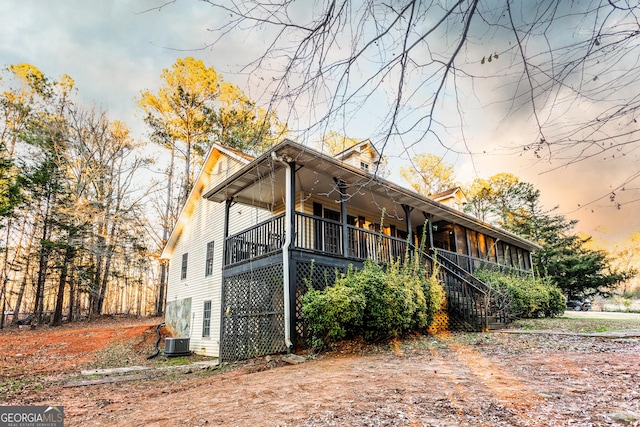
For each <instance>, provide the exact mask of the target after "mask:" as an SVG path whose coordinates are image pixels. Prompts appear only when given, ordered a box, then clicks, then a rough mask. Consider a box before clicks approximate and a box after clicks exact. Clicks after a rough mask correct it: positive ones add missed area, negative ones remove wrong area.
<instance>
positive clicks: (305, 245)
mask: <svg viewBox="0 0 640 427" xmlns="http://www.w3.org/2000/svg"><path fill="white" fill-rule="evenodd" d="M296 230H297V234H296V238H295V247H296V249H304V250H310V251H313V252H321V253H324V254H328V255H338V256H344V257H346V258H354V259H358V260H365V259H367V258H371V259H374V260H376V261H378V262H390V261H392V260H395V259H397V258H399V257H402V256H403V255H404V253H405V250H406V248H407V242H406V241H405V240H402V239H398V238H396V237H392V236H386V235H383V234H380V233H378V232H374V231H370V230H365V229H364V228H358V227H355V226H353V225H347V245H348V247H347V251H345V250H344V248H343V246H344V243H343V242H344V240H343V238H342V236H343V228H342V223H341V222H338V221H333V220H330V219H326V218H320V217H317V216H313V215H308V214H304V213H300V212H298V213H296Z"/></svg>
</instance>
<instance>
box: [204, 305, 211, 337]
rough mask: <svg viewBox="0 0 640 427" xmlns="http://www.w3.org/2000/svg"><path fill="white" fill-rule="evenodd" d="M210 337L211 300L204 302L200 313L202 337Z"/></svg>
mask: <svg viewBox="0 0 640 427" xmlns="http://www.w3.org/2000/svg"><path fill="white" fill-rule="evenodd" d="M210 335H211V300H208V301H205V302H204V310H203V312H202V336H203V337H204V338H207V337H209V336H210Z"/></svg>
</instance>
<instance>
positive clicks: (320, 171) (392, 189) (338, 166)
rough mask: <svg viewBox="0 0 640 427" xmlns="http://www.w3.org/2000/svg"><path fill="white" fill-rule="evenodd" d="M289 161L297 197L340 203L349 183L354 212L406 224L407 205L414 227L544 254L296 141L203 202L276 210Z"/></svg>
mask: <svg viewBox="0 0 640 427" xmlns="http://www.w3.org/2000/svg"><path fill="white" fill-rule="evenodd" d="M283 160H284V161H287V162H295V164H296V192H300V191H302V192H304V193H309V194H317V195H321V196H323V197H327V198H329V199H333V200H334V201H335V202H339V200H340V193H339V190H338V188H337V186H336V185H335V181H334V180H342V181H344V182H346V183H347V194H348V197H349V201H348V206H354V207H357V208H359V209H362V210H365V211H371V210H372V209H373V208H375V209H378V210H380V211H381V210H382V208H385V210H386V215H387V216H390V217H395V218H397V219H399V220H404V215H405V214H404V211H403V209H402V208H401V205H407V206H410V207H412V208H413V212H412V214H411V215H412V224H413V226H414V227H415V226H416V225H420V224H421V223H422V222H424V219H425V218H424V214H429V215H433V219H434V220H436V221H439V220H444V221H448V222H451V223H455V224H459V225H462V226H464V227H467V228H469V229H472V230H476V231H479V232H481V233H483V234H486V235H489V236H493V237H497V238H499V239H500V240H502V241H504V242H507V243H511V244H514V245H516V246H519V247H521V248H524V249H527V250H530V251H535V250H537V249H540V246H538V245H537V244H535V243H533V242H530V241H528V240H526V239H523V238H521V237H519V236H517V235H515V234H513V233H509V232H507V231H505V230H502V229H500V228H498V227H495V226H493V225H491V224H488V223H485V222H482V221H479V220H477V219H476V218H474V217H472V216H470V215H467V214H465V213H463V212H460V211H458V210H456V209H453V208H450V207H448V206H445V205H443V204H441V203H438V202H436V201H434V200H431V199H429V198H428V197H425V196H422V195H420V194H418V193H415V192H413V191H411V190H409V189H407V188H404V187H401V186H399V185H397V184H394V183H392V182H390V181H388V180H385V179H383V178H380V177H377V176H375V175H373V174H371V173H367V172H366V171H364V170H361V169H359V168H356V167H354V166H351V165H349V164H346V163H343V162H340V161H339V160H336V159H334V158H333V157H330V156H327V155H326V154H323V153H320V152H318V151H316V150H314V149H311V148H309V147H305V146H303V145H301V144H298V143H295V142H293V141H290V140H284V141H282V142H280V143H279V144H277V145H275V146H274V147H272V148H270V149H269V150H267V151H266V152H265V153H263V154H262V155H260V156H259V157H258V158H256V159H255V160H253V161H252V162H251V163H249V164H247V165H246V166H244V167H243V168H242V169H240V170H239V171H237V172H236V173H234V174H233V175H232V176H230V177H229V178H228V179H227V180H225V181H224V182H222V183H221V184H219V185H218V186H216V187H215V188H212V189H211V190H210V191H208V192H207V193H205V194H204V195H203V197H204V198H206V199H209V200H212V201H215V202H223V201H225V200H227V199H231V198H232V199H233V200H235V201H236V202H238V203H242V204H247V205H252V206H259V207H263V208H267V209H269V208H273V207H274V206H275V205H277V204H279V203H282V202H284V197H285V194H284V193H285V191H284V190H285V185H284V175H285V174H284V163H283ZM332 178H333V179H332Z"/></svg>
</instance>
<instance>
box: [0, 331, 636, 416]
mask: <svg viewBox="0 0 640 427" xmlns="http://www.w3.org/2000/svg"><path fill="white" fill-rule="evenodd" d="M159 321H160V319H144V320H137V321H132V320H116V319H106V320H103V321H102V322H99V323H91V324H84V325H67V326H63V327H61V328H44V329H38V330H29V329H21V330H16V329H8V330H3V331H0V367H1V369H2V370H1V376H0V404H2V405H63V406H64V411H65V426H123V425H131V426H175V425H184V426H210V425H225V426H227V425H228V426H558V425H560V426H604V425H626V426H638V425H640V340H639V339H637V338H617V339H611V338H594V337H583V336H566V335H551V334H541V335H539V334H531V335H519V334H518V335H514V334H503V333H490V334H448V335H447V334H445V335H437V336H430V335H429V336H420V337H413V338H412V339H407V340H404V341H395V342H392V343H388V344H380V345H376V346H371V345H363V344H351V345H349V346H342V347H340V348H338V349H336V350H335V351H332V352H327V353H322V354H320V355H318V356H315V357H309V359H310V360H308V361H307V362H305V363H301V364H297V365H288V364H286V363H284V362H283V361H282V360H281V359H280V357H279V356H275V357H266V358H259V359H254V360H252V361H248V362H242V363H238V364H234V365H222V366H220V367H218V368H217V369H204V370H202V369H201V370H195V369H194V370H192V371H191V373H186V374H185V373H183V371H182V372H180V373H179V372H173V371H166V373H165V374H163V375H160V376H156V377H154V378H146V379H138V380H137V381H126V382H118V383H110V384H99V385H90V386H74V381H77V379H78V377H79V375H80V374H79V373H80V370H81V369H86V368H98V367H116V366H128V365H145V364H146V365H150V366H153V367H155V368H156V369H160V368H161V367H163V366H167V365H168V364H171V363H174V362H175V363H177V361H174V362H172V361H171V360H169V361H167V360H166V359H163V358H156V359H153V360H152V361H147V360H146V357H145V356H146V355H148V354H150V353H151V352H152V349H153V344H154V342H155V338H156V335H155V330H154V327H155V325H156V324H157V323H158V322H159Z"/></svg>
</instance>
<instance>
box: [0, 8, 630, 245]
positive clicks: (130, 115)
mask: <svg viewBox="0 0 640 427" xmlns="http://www.w3.org/2000/svg"><path fill="white" fill-rule="evenodd" d="M165 3H166V4H165ZM163 5H164V6H163ZM160 6H163V7H161V8H160V9H159V10H156V9H154V8H156V7H160ZM225 19H226V18H225V15H224V14H223V13H221V12H220V11H219V10H215V9H213V8H211V7H210V6H209V5H207V4H206V3H202V2H197V1H188V0H177V1H175V2H169V3H167V2H166V1H152V0H113V1H86V0H84V1H82V0H60V1H39V0H5V1H2V2H0V66H2V67H4V66H5V65H9V64H17V63H21V62H26V63H30V64H32V65H35V66H37V67H38V68H40V69H41V70H42V71H43V72H44V73H45V75H47V76H48V77H50V78H57V77H59V76H60V75H62V74H65V73H66V74H69V75H70V76H71V77H72V78H73V79H74V80H75V82H76V87H77V89H78V95H79V99H80V101H81V102H82V103H83V104H85V105H87V106H93V105H95V106H97V107H100V108H104V109H106V110H107V111H108V113H109V116H110V117H111V118H112V119H118V120H122V121H124V122H125V123H127V124H128V125H129V127H130V128H131V129H132V130H133V132H134V134H135V135H136V136H138V137H141V138H142V137H143V135H144V126H143V123H142V120H141V117H139V116H138V115H136V108H135V97H136V96H137V95H138V93H139V92H140V90H142V89H151V90H153V89H155V88H157V87H158V86H159V84H160V78H159V76H160V73H161V71H162V69H163V68H167V67H170V66H171V65H172V64H173V63H174V62H175V60H176V59H177V58H181V57H185V56H194V57H196V58H200V59H202V60H204V61H205V63H206V64H207V65H208V66H213V67H215V68H216V70H217V71H219V72H222V73H223V75H224V78H225V80H227V81H231V82H232V83H234V84H236V85H238V86H240V87H241V88H242V89H244V90H245V91H246V92H247V93H249V94H250V95H251V96H253V97H254V98H257V97H259V95H260V92H259V89H258V88H257V87H252V86H251V85H252V83H251V76H247V75H245V74H237V73H235V71H236V70H238V69H239V65H241V64H243V61H246V59H247V58H248V57H250V56H251V55H255V54H256V53H257V52H258V50H257V49H258V48H259V45H260V42H261V41H262V40H261V38H260V37H261V35H260V34H259V32H255V31H254V32H245V33H244V34H240V33H239V34H237V35H235V36H234V38H230V39H228V40H226V41H225V42H224V43H223V44H218V45H216V46H215V48H211V47H209V44H210V43H211V42H212V41H213V40H214V36H213V35H212V33H211V32H209V31H208V29H209V28H213V27H215V26H216V25H218V24H219V23H221V22H224V20H225ZM265 73H266V74H267V75H268V71H267V70H265ZM474 114H475V117H477V119H474V120H472V121H471V122H470V123H468V127H467V128H466V129H465V137H466V138H467V141H468V144H471V145H472V146H473V151H477V152H480V153H483V152H484V154H478V155H476V156H474V157H473V158H471V157H469V156H465V155H455V154H453V153H452V152H449V153H447V152H446V151H445V150H443V149H442V147H438V146H435V147H432V148H433V150H432V151H433V152H435V153H436V154H439V155H444V156H445V160H446V161H448V162H450V163H455V167H456V171H457V174H458V178H459V179H460V180H461V181H463V182H469V181H470V180H471V179H472V178H473V177H474V176H478V175H479V176H481V177H484V178H487V177H489V176H490V175H492V174H495V173H498V172H511V173H514V174H516V175H518V176H520V177H521V178H522V179H524V180H526V181H529V182H531V183H533V184H534V185H535V186H536V187H538V188H540V189H541V190H542V193H543V201H544V202H545V205H547V206H548V207H553V206H555V205H560V212H562V213H566V214H567V215H568V216H569V217H571V218H577V219H579V220H580V225H579V227H578V228H579V229H581V230H583V231H586V232H588V233H594V234H621V235H625V234H628V233H630V232H632V231H638V230H640V215H638V214H637V212H638V211H640V209H639V207H640V202H633V201H634V200H635V199H640V189H639V188H638V187H640V180H639V181H636V182H635V183H631V185H628V186H627V187H626V188H625V191H618V192H617V193H618V200H619V201H623V202H626V204H623V206H622V207H621V209H618V208H617V206H616V205H615V204H613V203H611V202H610V200H609V198H608V194H609V192H610V191H611V190H613V189H614V188H615V187H616V186H617V185H618V184H619V183H622V182H624V181H625V178H626V177H628V176H630V175H631V174H633V173H634V172H638V169H639V167H638V166H637V165H638V164H639V163H638V160H640V159H638V153H635V151H632V152H631V153H630V155H629V156H628V158H626V159H619V160H616V162H615V163H614V162H612V161H611V160H609V161H606V160H604V159H602V158H594V159H592V160H590V161H587V162H583V163H579V164H577V165H573V166H570V167H562V165H561V163H556V164H554V163H553V162H546V163H545V162H539V161H535V159H533V158H532V157H531V156H530V153H521V152H516V151H515V150H514V149H513V147H515V146H518V144H522V143H525V142H526V141H527V137H529V136H530V135H526V134H524V133H526V132H527V129H530V127H531V125H532V123H531V118H522V117H520V118H519V119H518V120H503V119H504V117H503V116H501V115H500V113H499V112H498V111H491V110H489V109H487V110H478V111H476V112H475V113H474ZM377 120H379V116H376V114H375V112H374V111H363V112H361V117H360V119H359V120H358V122H360V125H359V127H356V128H355V132H356V133H358V134H357V135H353V136H355V137H358V138H367V137H368V135H367V132H368V129H370V126H372V125H371V124H372V123H375V122H376V121H377ZM367 126H369V128H368V127H367ZM523 134H524V135H523ZM444 136H445V139H448V140H450V141H452V145H454V146H456V147H457V148H459V149H461V151H464V150H463V149H462V147H461V144H462V143H461V142H460V141H461V136H460V134H459V131H456V130H455V129H452V130H450V131H448V132H447V134H446V135H444ZM423 151H429V150H423ZM389 154H390V155H392V156H393V157H394V160H393V161H394V163H393V164H394V165H395V166H398V165H400V164H402V161H403V160H402V158H400V157H399V156H395V154H396V151H391V150H390V151H389ZM556 167H559V169H556V170H553V171H552V172H548V171H549V170H552V169H555V168H556ZM393 179H394V180H397V179H396V178H395V177H393ZM598 199H600V200H598ZM578 205H580V207H579V206H578ZM585 205H586V207H585Z"/></svg>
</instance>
